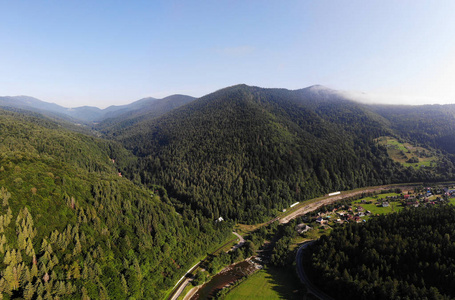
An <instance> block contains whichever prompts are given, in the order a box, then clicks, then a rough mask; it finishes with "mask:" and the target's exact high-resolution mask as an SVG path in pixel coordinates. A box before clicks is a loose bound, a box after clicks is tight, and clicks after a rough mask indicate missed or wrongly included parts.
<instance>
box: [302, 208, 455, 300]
mask: <svg viewBox="0 0 455 300" xmlns="http://www.w3.org/2000/svg"><path fill="white" fill-rule="evenodd" d="M454 218H455V207H454V206H440V207H431V208H419V209H407V210H404V211H402V212H400V213H394V214H390V215H383V216H381V217H377V218H374V219H370V220H369V221H368V222H367V223H366V224H357V223H350V224H348V225H346V226H343V227H339V228H336V229H334V230H333V231H332V233H331V234H330V235H329V236H323V237H322V238H321V239H320V240H318V241H317V242H316V243H315V244H314V245H312V246H311V247H309V251H307V252H306V253H305V257H306V261H305V264H306V268H307V273H308V274H310V275H311V277H312V280H313V281H314V283H316V284H317V285H318V286H320V287H321V288H322V290H324V291H325V292H326V293H327V294H329V295H331V296H333V297H335V298H336V299H345V298H347V297H352V298H360V299H451V298H453V297H454V296H455V281H454V280H455V242H454V241H453V240H454V238H455V224H453V220H454Z"/></svg>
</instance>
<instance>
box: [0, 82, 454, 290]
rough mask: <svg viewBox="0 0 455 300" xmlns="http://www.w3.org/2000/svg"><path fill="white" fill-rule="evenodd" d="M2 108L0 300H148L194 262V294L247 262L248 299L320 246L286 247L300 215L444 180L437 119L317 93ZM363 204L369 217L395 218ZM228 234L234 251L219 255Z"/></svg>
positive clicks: (449, 117) (441, 110)
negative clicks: (99, 106) (257, 257)
mask: <svg viewBox="0 0 455 300" xmlns="http://www.w3.org/2000/svg"><path fill="white" fill-rule="evenodd" d="M2 99H3V100H2V101H3V102H2V101H0V106H1V107H3V108H0V150H1V152H0V164H1V167H0V188H1V191H2V192H1V194H0V196H1V197H0V199H1V201H0V203H3V205H2V206H0V216H1V218H0V221H1V225H2V226H1V227H0V229H1V230H0V261H1V262H3V263H2V264H0V271H1V272H2V277H1V279H0V292H1V293H2V295H3V298H4V299H14V298H18V297H22V298H25V299H38V298H39V297H41V298H46V297H47V298H50V297H53V298H56V297H58V298H59V299H74V298H81V299H89V298H90V299H108V298H110V299H128V298H131V297H133V298H136V299H163V298H167V297H169V296H170V295H171V294H173V290H174V288H173V287H175V288H178V287H179V284H177V285H176V283H178V282H179V279H180V278H185V276H186V274H185V273H186V272H187V271H188V270H189V269H190V268H191V267H192V266H194V265H195V264H196V263H197V262H199V261H201V260H203V261H202V263H201V264H200V265H199V266H197V267H196V268H194V270H192V272H190V273H191V274H192V275H194V277H195V283H198V284H200V283H202V282H204V281H205V280H207V278H213V277H214V276H215V275H216V274H217V273H218V272H219V271H221V270H222V269H223V268H224V267H225V266H228V265H231V264H233V263H237V262H241V261H244V260H245V259H246V258H248V257H250V256H253V255H254V254H255V253H256V251H258V250H259V253H261V251H262V252H263V253H266V254H264V255H265V256H264V257H266V261H267V262H264V263H261V264H265V268H264V269H263V270H261V271H259V275H252V276H253V277H254V278H256V283H255V284H262V283H264V280H266V275H265V274H269V273H267V272H269V271H270V272H272V273H273V272H275V273H274V274H280V272H289V270H294V271H291V272H294V273H292V274H295V268H293V267H292V264H293V263H295V259H294V258H295V255H294V251H295V250H296V249H297V245H298V244H299V243H301V242H302V241H303V240H305V239H308V238H311V239H314V238H318V237H319V236H321V235H324V236H326V235H330V234H331V232H332V230H331V229H327V230H325V229H318V230H314V231H311V232H308V237H305V238H304V237H302V236H300V237H298V236H297V235H296V233H295V230H294V227H295V226H296V225H298V224H300V223H301V222H300V221H301V220H302V218H304V217H308V215H309V214H310V215H311V214H312V213H314V212H316V211H320V210H321V209H322V208H324V207H328V206H331V205H335V203H341V202H343V201H346V199H353V198H356V197H360V196H361V195H362V194H363V195H366V194H369V193H373V192H378V193H379V192H381V191H385V190H390V189H401V190H403V191H407V190H408V189H411V188H414V187H415V186H421V185H423V186H433V185H435V184H436V183H437V182H448V181H452V180H455V149H454V148H453V147H452V144H451V142H450V141H451V140H452V137H454V138H455V136H453V134H454V132H455V117H454V115H453V114H450V113H447V112H448V111H450V109H452V108H451V106H448V107H430V108H428V107H424V108H420V107H404V108H401V107H400V108H399V109H396V107H387V106H375V105H366V104H360V103H357V102H354V101H352V100H350V99H348V98H345V97H343V96H342V94H340V93H338V92H336V91H333V90H330V89H327V88H324V87H321V86H313V87H308V88H305V89H300V90H285V89H263V88H259V87H252V86H247V85H236V86H232V87H227V88H224V89H221V90H218V91H215V92H213V93H210V94H208V95H206V96H203V97H201V98H198V99H196V98H193V97H189V96H184V95H174V96H171V97H166V98H163V99H142V100H139V101H136V102H134V103H132V104H131V105H127V106H123V107H111V108H109V109H106V110H96V109H90V111H92V112H97V113H99V112H100V111H102V113H103V115H100V114H98V115H96V116H94V115H91V114H89V113H87V112H86V111H87V110H83V109H81V110H79V109H76V108H74V109H72V110H71V111H72V113H71V114H70V113H68V110H65V108H61V107H60V108H58V109H57V108H56V107H55V106H52V105H51V106H47V105H44V104H43V103H41V102H39V101H35V100H33V99H30V98H17V99H16V98H11V97H9V98H8V99H6V98H2ZM5 99H6V100H8V101H6V100H5ZM13 100H17V102H15V101H13ZM24 101H25V102H24ZM33 103H34V104H33ZM16 104H17V105H16ZM32 104H33V105H32ZM15 105H16V106H15ZM421 111H425V113H426V114H425V117H423V116H422V115H421V114H420V113H421ZM76 112H78V113H77V114H76ZM429 112H430V113H429ZM79 114H81V115H84V117H83V118H81V117H80V115H79ZM433 116H434V120H433V119H432V117H433ZM95 121H96V122H95ZM416 122H417V124H419V130H418V131H416V130H414V128H415V124H416ZM440 122H444V126H443V127H442V129H441V130H439V131H438V130H435V128H439V127H438V126H440ZM441 126H442V125H441ZM335 191H340V193H339V194H338V195H333V196H327V194H329V193H332V192H335ZM390 193H392V192H390ZM324 195H325V196H324ZM386 196H392V194H387V195H386ZM359 199H360V198H359ZM364 200H365V201H368V202H371V203H364V204H363V206H365V207H364V208H365V209H366V210H368V211H371V212H372V214H374V215H376V214H382V213H387V214H388V213H391V212H398V211H399V210H401V206H396V205H395V204H392V205H391V206H390V207H389V208H379V207H378V204H377V201H379V200H377V199H376V198H375V199H364ZM431 201H433V202H434V201H436V200H433V199H432V200H431ZM391 203H394V202H391ZM411 204H412V203H411ZM356 205H357V204H356ZM397 205H398V204H397ZM447 205H449V204H447ZM370 206H371V207H370ZM406 210H407V209H406ZM392 215H393V214H392ZM330 216H331V217H330V218H332V219H334V218H335V217H336V218H337V219H338V217H337V216H336V215H333V216H332V215H330ZM353 217H354V216H353ZM361 218H362V220H363V218H364V217H361ZM375 218H376V217H373V216H367V217H365V220H367V222H366V224H368V222H370V219H371V220H373V219H375ZM340 219H341V218H340ZM2 220H3V221H2ZM335 221H336V220H329V227H330V228H332V227H333V228H337V224H336V222H335ZM297 222H299V223H297ZM347 223H349V222H347ZM359 226H360V225H359ZM310 227H314V224H310ZM234 229H235V230H236V232H237V233H239V234H241V236H242V237H243V238H244V239H245V243H243V244H242V246H241V247H235V249H234V250H233V251H230V252H228V253H226V252H225V251H227V250H228V249H229V248H230V247H231V246H232V244H233V243H234V239H237V238H236V237H233V235H232V231H233V230H234ZM220 247H221V248H220ZM12 257H14V259H12ZM204 258H205V259H204ZM267 270H269V271H267ZM182 276H184V277H182ZM295 279H296V282H297V285H299V284H298V279H297V276H295ZM248 280H249V279H247V281H246V282H248ZM183 281H184V282H185V283H188V282H189V281H188V280H186V279H184V280H183ZM260 282H262V283H260ZM253 285H254V284H253ZM267 285H268V286H270V288H272V289H273V286H275V288H276V285H274V284H273V283H270V284H267ZM241 286H242V284H241V285H239V290H241ZM283 288H284V287H282V286H281V287H280V288H279V289H283ZM235 290H236V288H234V289H233V291H235ZM295 290H299V289H295ZM185 291H188V289H185ZM275 292H276V291H275ZM223 293H224V292H223ZM242 293H243V292H242ZM299 293H300V292H298V293H297V294H298V295H301V294H299ZM271 294H274V295H276V293H271ZM279 294H280V293H279ZM285 294H286V293H285ZM291 294H292V293H291ZM291 294H287V295H291ZM212 296H213V295H212ZM224 296H226V295H224V294H220V295H219V297H224ZM217 297H218V296H217ZM227 297H229V294H228V296H227ZM289 297H291V296H289Z"/></svg>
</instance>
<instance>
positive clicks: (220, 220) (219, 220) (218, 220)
mask: <svg viewBox="0 0 455 300" xmlns="http://www.w3.org/2000/svg"><path fill="white" fill-rule="evenodd" d="M222 221H224V219H223V217H219V218H218V219H216V220H215V222H216V223H218V222H222Z"/></svg>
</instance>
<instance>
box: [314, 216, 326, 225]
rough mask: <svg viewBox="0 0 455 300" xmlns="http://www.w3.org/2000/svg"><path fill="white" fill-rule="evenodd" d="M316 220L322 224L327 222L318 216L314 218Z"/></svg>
mask: <svg viewBox="0 0 455 300" xmlns="http://www.w3.org/2000/svg"><path fill="white" fill-rule="evenodd" d="M316 222H317V223H319V224H321V225H322V224H324V223H327V220H324V219H323V218H322V217H319V218H317V219H316Z"/></svg>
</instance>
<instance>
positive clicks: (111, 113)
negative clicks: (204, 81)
mask: <svg viewBox="0 0 455 300" xmlns="http://www.w3.org/2000/svg"><path fill="white" fill-rule="evenodd" d="M195 99H196V98H194V97H190V96H185V95H172V96H169V97H166V98H163V99H154V98H145V99H141V100H139V101H136V102H134V103H132V104H130V105H129V106H128V107H125V108H120V109H119V107H115V108H117V109H116V110H114V109H112V108H113V107H112V106H110V107H108V108H106V110H105V111H106V113H105V114H104V120H103V121H101V122H100V124H98V125H97V126H96V128H97V130H100V131H101V132H104V133H105V134H108V135H109V134H112V133H114V132H115V133H117V132H118V131H119V130H122V129H123V128H127V127H130V126H132V125H134V124H136V123H138V122H140V121H142V120H144V119H152V118H156V117H159V116H161V115H163V114H165V113H167V112H169V111H171V110H173V109H175V108H177V107H180V106H182V105H185V104H187V103H190V102H192V101H194V100H195Z"/></svg>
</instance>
